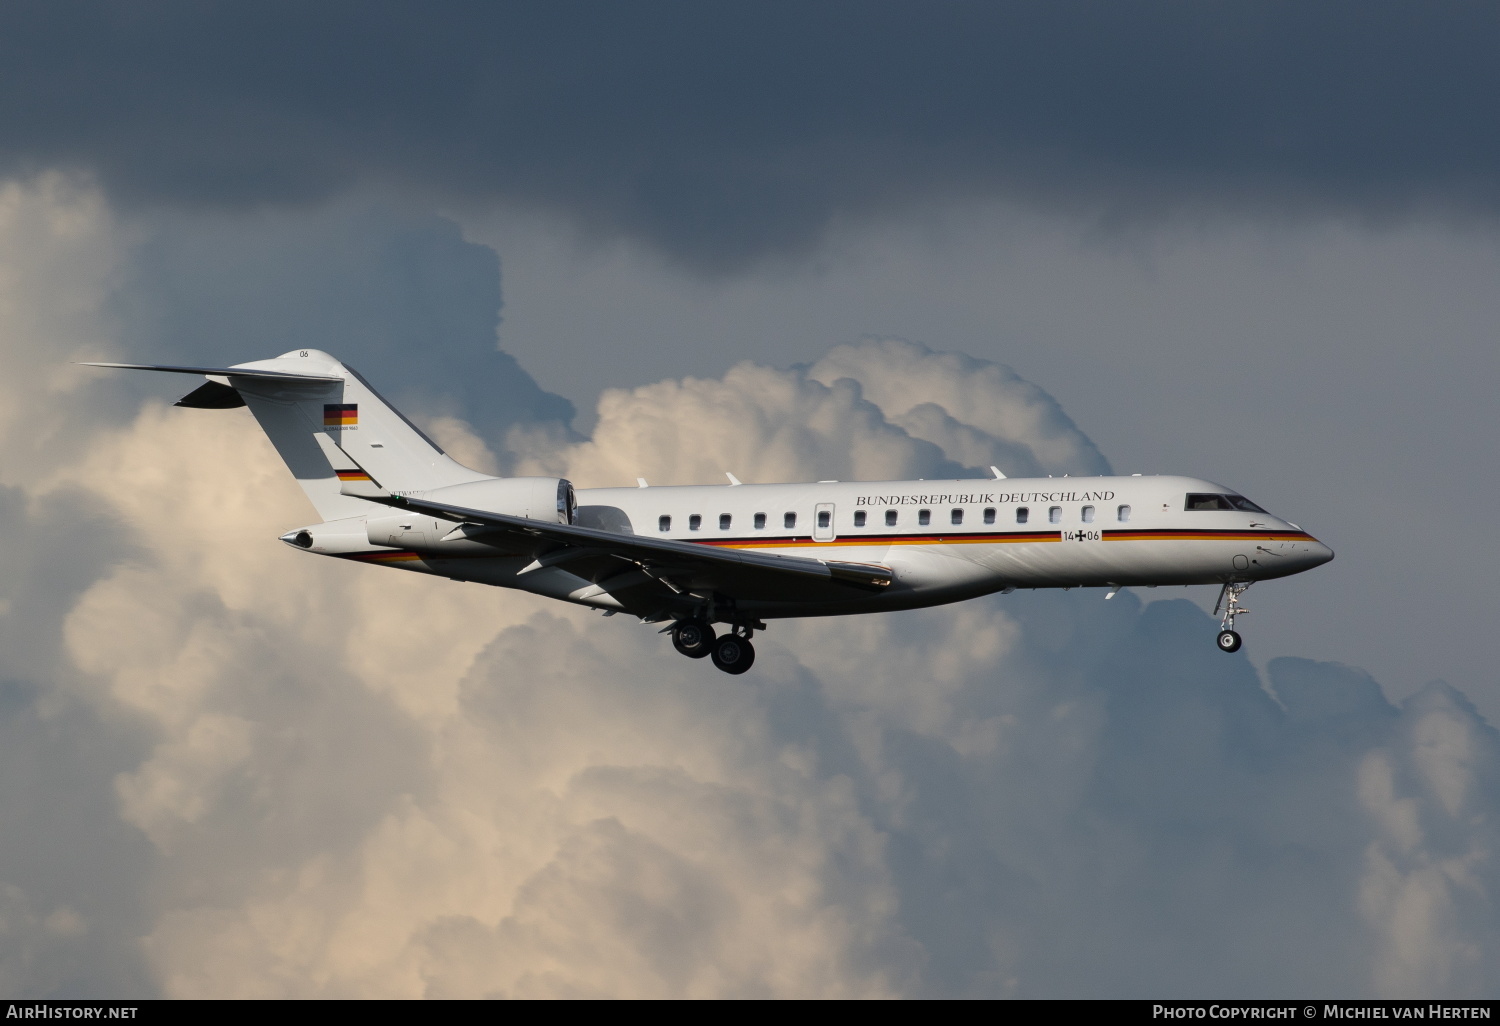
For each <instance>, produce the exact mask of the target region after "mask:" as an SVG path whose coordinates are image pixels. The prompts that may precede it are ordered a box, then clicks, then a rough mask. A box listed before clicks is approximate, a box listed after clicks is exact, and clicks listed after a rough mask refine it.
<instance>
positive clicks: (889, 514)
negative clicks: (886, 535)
mask: <svg viewBox="0 0 1500 1026" xmlns="http://www.w3.org/2000/svg"><path fill="white" fill-rule="evenodd" d="M885 526H886V527H895V526H896V511H895V510H893V509H888V510H886V511H885Z"/></svg>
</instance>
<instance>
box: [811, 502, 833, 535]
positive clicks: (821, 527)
mask: <svg viewBox="0 0 1500 1026" xmlns="http://www.w3.org/2000/svg"><path fill="white" fill-rule="evenodd" d="M837 536H838V530H837V528H835V527H834V526H833V503H831V502H820V503H818V505H817V508H816V509H814V510H813V541H820V542H826V541H833V539H834V538H836V537H837Z"/></svg>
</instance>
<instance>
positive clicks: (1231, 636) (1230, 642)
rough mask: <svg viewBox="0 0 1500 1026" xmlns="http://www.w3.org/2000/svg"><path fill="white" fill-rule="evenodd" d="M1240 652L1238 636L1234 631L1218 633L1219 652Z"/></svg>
mask: <svg viewBox="0 0 1500 1026" xmlns="http://www.w3.org/2000/svg"><path fill="white" fill-rule="evenodd" d="M1239 650H1240V636H1239V635H1238V634H1236V633H1235V632H1234V631H1220V632H1219V651H1220V652H1238V651H1239Z"/></svg>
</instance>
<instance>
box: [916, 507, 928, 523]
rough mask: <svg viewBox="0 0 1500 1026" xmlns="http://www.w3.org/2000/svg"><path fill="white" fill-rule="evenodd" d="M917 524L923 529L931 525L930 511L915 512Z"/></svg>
mask: <svg viewBox="0 0 1500 1026" xmlns="http://www.w3.org/2000/svg"><path fill="white" fill-rule="evenodd" d="M917 523H919V524H921V525H922V526H923V527H926V526H927V525H928V524H930V523H932V510H930V509H919V510H917Z"/></svg>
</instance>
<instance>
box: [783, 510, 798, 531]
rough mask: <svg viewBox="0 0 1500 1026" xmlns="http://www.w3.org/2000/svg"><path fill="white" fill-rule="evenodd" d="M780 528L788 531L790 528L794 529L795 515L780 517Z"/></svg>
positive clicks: (789, 514) (795, 523) (795, 524)
mask: <svg viewBox="0 0 1500 1026" xmlns="http://www.w3.org/2000/svg"><path fill="white" fill-rule="evenodd" d="M781 526H782V527H785V528H786V529H787V530H788V531H790V530H791V529H792V528H794V527H796V526H797V514H795V513H788V514H787V515H786V516H784V517H782V518H781Z"/></svg>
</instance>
